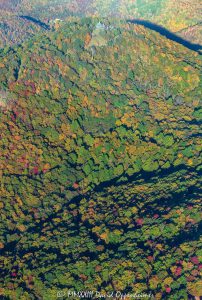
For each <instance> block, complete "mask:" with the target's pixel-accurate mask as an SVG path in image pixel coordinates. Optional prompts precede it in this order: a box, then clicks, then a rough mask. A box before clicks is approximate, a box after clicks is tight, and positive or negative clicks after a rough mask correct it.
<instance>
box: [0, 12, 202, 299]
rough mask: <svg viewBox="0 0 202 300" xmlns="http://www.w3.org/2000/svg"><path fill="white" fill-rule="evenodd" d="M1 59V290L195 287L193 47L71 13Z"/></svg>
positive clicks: (18, 293) (45, 293) (163, 295)
mask: <svg viewBox="0 0 202 300" xmlns="http://www.w3.org/2000/svg"><path fill="white" fill-rule="evenodd" d="M0 69H1V72H0V89H1V96H0V97H1V98H0V149H1V156H0V181H1V187H0V194H1V195H2V196H1V201H0V209H1V210H2V213H1V219H2V220H1V229H0V233H1V243H0V252H1V255H0V257H1V258H0V270H1V271H0V272H1V273H0V278H1V279H3V280H2V282H1V283H0V284H1V289H0V294H1V295H2V297H4V298H5V299H26V300H28V299H56V296H57V293H58V292H61V293H62V295H64V296H67V292H68V290H71V291H75V292H79V291H87V290H92V291H93V292H94V293H95V292H96V291H99V292H100V293H102V294H106V293H109V292H113V293H114V294H113V296H114V298H115V296H116V295H115V294H116V292H117V291H120V292H121V293H124V294H125V293H131V294H132V293H133V294H134V293H135V292H136V293H148V294H149V293H152V294H153V295H154V297H155V299H172V300H178V299H183V300H184V299H188V297H189V295H192V296H199V295H201V292H202V291H201V281H200V273H201V266H202V264H201V260H202V253H201V239H200V232H201V213H200V206H201V194H200V193H201V189H200V187H201V128H200V126H201V112H202V109H201V103H200V99H201V93H202V89H201V82H200V71H201V56H200V55H198V54H197V53H195V52H192V51H190V50H188V49H186V48H185V47H183V46H181V45H179V44H177V43H174V42H171V41H169V40H168V39H166V38H163V37H162V36H161V35H160V34H157V33H155V32H153V31H150V30H148V29H145V28H144V27H143V26H138V25H133V24H127V23H125V22H117V21H115V20H107V19H104V20H102V19H97V18H94V19H91V18H87V19H81V20H79V19H77V18H74V19H72V21H71V22H70V21H69V23H63V25H62V26H58V27H57V28H56V31H54V32H48V33H47V34H46V35H44V34H41V35H38V36H35V37H34V38H33V39H31V40H29V41H28V42H25V43H24V44H23V45H21V46H18V47H15V48H13V49H8V48H7V49H4V50H2V51H1V53H0ZM94 295H95V294H94ZM94 298H95V296H94ZM94 298H93V299H94ZM72 299H79V296H78V295H74V297H73V298H72ZM125 299H126V298H125Z"/></svg>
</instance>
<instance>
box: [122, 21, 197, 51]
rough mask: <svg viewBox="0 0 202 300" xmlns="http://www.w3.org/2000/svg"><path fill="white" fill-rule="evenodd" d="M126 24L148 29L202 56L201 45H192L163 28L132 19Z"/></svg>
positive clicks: (148, 22)
mask: <svg viewBox="0 0 202 300" xmlns="http://www.w3.org/2000/svg"><path fill="white" fill-rule="evenodd" d="M127 22H128V23H132V24H137V25H143V26H144V27H146V28H149V29H151V30H153V31H156V32H158V33H160V34H161V35H162V36H165V37H166V38H167V39H169V40H171V41H173V42H176V43H178V44H181V45H183V46H184V47H186V48H188V49H190V50H192V51H195V52H197V53H199V54H202V45H200V44H193V43H191V42H189V41H187V40H185V39H183V38H182V37H180V36H178V35H177V34H175V33H173V32H171V31H169V30H168V29H166V28H164V27H163V26H160V25H157V24H155V23H152V22H150V21H146V20H139V19H133V20H127Z"/></svg>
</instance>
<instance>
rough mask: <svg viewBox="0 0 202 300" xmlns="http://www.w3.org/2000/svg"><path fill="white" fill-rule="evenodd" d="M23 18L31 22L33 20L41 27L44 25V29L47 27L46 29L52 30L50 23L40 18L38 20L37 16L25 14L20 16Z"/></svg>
mask: <svg viewBox="0 0 202 300" xmlns="http://www.w3.org/2000/svg"><path fill="white" fill-rule="evenodd" d="M19 17H20V18H21V19H24V20H27V21H30V22H32V23H35V24H37V25H39V26H40V27H42V28H43V29H45V30H50V26H49V25H47V24H46V23H44V22H42V21H40V20H37V19H35V18H33V17H30V16H23V15H21V16H19Z"/></svg>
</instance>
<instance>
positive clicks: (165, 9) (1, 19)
mask: <svg viewBox="0 0 202 300" xmlns="http://www.w3.org/2000/svg"><path fill="white" fill-rule="evenodd" d="M0 12H1V14H0V15H1V16H0V47H3V46H5V45H8V44H11V45H13V44H15V43H20V42H22V41H24V40H25V39H28V38H29V37H30V36H32V35H33V34H35V33H37V32H38V31H39V30H43V29H44V28H41V27H40V24H38V25H37V24H36V23H34V22H31V21H30V20H26V19H22V18H20V16H22V15H23V16H30V17H34V18H36V19H38V20H41V21H43V22H46V23H47V24H52V22H53V21H54V20H55V19H57V18H59V19H62V20H65V19H66V18H68V17H69V16H78V15H79V16H82V17H84V16H99V17H116V18H118V19H144V20H148V21H151V22H154V23H156V24H158V25H162V26H164V27H166V28H167V29H168V30H170V31H172V32H175V33H177V34H178V35H179V36H182V37H183V38H185V39H187V40H189V41H191V42H192V43H195V44H201V40H202V24H201V12H202V3H201V1H200V0H178V1H177V2H176V1H175V0H136V1H128V0H116V1H114V0H103V1H98V0H93V1H92V0H73V1H72V0H60V1H58V0H57V1H56V0H31V1H30V0H14V1H13V0H12V1H11V0H10V1H8V0H7V1H4V0H3V1H1V3H0Z"/></svg>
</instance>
